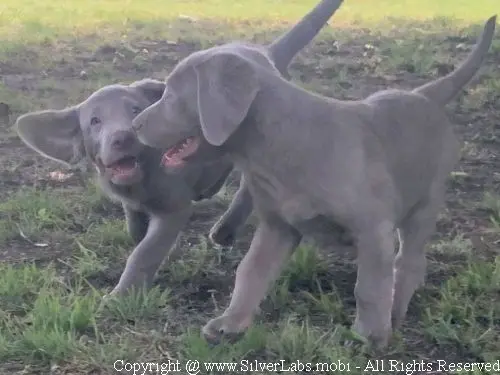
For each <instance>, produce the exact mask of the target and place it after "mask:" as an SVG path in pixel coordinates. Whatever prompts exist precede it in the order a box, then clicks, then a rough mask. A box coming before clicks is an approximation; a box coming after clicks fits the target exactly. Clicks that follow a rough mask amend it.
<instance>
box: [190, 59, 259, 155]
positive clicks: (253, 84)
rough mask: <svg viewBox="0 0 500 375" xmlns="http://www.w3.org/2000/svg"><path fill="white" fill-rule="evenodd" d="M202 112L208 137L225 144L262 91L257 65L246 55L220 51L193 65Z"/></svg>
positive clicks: (204, 131)
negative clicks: (243, 56)
mask: <svg viewBox="0 0 500 375" xmlns="http://www.w3.org/2000/svg"><path fill="white" fill-rule="evenodd" d="M193 68H194V70H195V72H196V78H197V83H198V87H197V89H198V90H197V94H198V114H199V116H200V123H201V130H202V132H203V135H204V136H205V138H206V140H207V141H208V142H209V143H210V144H212V145H214V146H220V145H222V144H223V143H224V142H225V141H226V140H227V139H228V138H229V137H230V136H231V134H233V132H234V131H235V130H236V129H237V128H238V126H239V125H240V124H241V122H242V121H243V120H244V119H245V117H246V116H247V113H248V110H249V109H250V106H251V104H252V102H253V101H254V99H255V96H256V95H257V92H258V91H259V83H258V79H257V73H256V71H255V68H254V67H253V66H252V65H251V64H250V63H249V62H248V61H246V60H245V59H243V58H242V57H240V56H238V55H235V54H229V53H219V54H216V55H213V56H212V57H210V58H208V59H207V60H205V61H203V62H202V63H200V64H198V65H196V66H194V67H193Z"/></svg>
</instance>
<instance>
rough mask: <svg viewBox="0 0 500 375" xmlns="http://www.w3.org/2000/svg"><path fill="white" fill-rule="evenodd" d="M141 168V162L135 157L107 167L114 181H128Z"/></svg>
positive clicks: (122, 159)
mask: <svg viewBox="0 0 500 375" xmlns="http://www.w3.org/2000/svg"><path fill="white" fill-rule="evenodd" d="M138 168H139V162H138V160H137V158H135V157H134V156H126V157H124V158H121V159H119V160H118V161H115V162H114V163H112V164H110V165H107V166H106V169H107V170H108V171H110V172H111V176H112V178H113V179H117V180H127V179H130V178H131V177H134V176H135V175H136V173H137V170H138Z"/></svg>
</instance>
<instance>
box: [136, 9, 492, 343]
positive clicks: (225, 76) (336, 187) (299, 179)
mask: <svg viewBox="0 0 500 375" xmlns="http://www.w3.org/2000/svg"><path fill="white" fill-rule="evenodd" d="M495 21H496V16H494V17H492V18H490V19H489V20H488V21H487V22H486V25H485V27H484V31H483V33H482V36H481V39H480V41H479V43H478V48H475V49H474V51H473V52H472V53H471V54H470V55H469V57H468V58H467V60H466V62H465V63H464V64H462V65H461V66H460V67H459V68H458V69H457V70H455V71H454V72H453V73H451V74H450V75H449V76H447V77H446V78H444V79H438V80H436V81H434V82H432V83H429V84H427V85H424V86H422V87H419V88H417V89H415V90H413V91H404V90H383V91H379V92H377V93H375V94H373V95H370V96H369V97H367V98H366V99H364V100H356V101H340V100H336V99H331V98H327V97H323V96H320V95H317V94H314V93H311V92H308V91H306V90H304V89H303V88H300V87H298V86H296V85H294V84H293V83H290V82H287V81H286V80H284V79H283V78H282V77H280V75H279V74H278V73H277V72H276V71H274V72H273V71H271V70H269V69H263V68H262V65H258V64H256V63H255V62H254V61H252V60H251V59H250V58H249V57H248V56H249V55H250V54H251V51H249V50H248V47H247V46H245V45H242V44H228V45H224V46H219V47H214V48H210V49H207V50H204V51H199V52H197V53H194V54H192V55H190V56H189V57H187V58H186V59H184V60H183V61H181V62H180V63H179V64H178V65H177V67H176V68H175V69H174V70H173V72H172V73H171V74H170V75H169V76H168V77H167V79H166V86H167V88H166V90H165V93H164V95H163V97H162V99H161V100H160V101H158V102H157V103H155V104H154V105H152V106H150V107H149V108H147V109H146V110H144V111H143V112H142V113H141V114H140V115H139V116H137V117H136V118H135V119H134V128H135V129H136V130H137V134H138V137H139V139H140V140H141V141H142V142H144V143H146V144H148V145H150V146H152V147H163V148H167V147H168V148H171V147H172V146H174V145H177V144H179V142H184V141H185V140H189V142H191V143H190V144H194V145H198V146H197V148H196V147H195V148H191V149H189V150H188V151H181V152H180V153H177V156H175V155H173V156H172V155H171V160H172V162H176V161H178V159H183V158H190V159H193V158H194V159H202V160H212V161H214V160H218V158H220V157H229V158H230V159H231V160H232V161H233V162H234V163H235V166H236V167H237V168H238V169H240V170H241V171H242V173H243V177H244V180H243V181H244V184H245V185H246V186H247V188H248V191H249V193H250V195H251V196H252V199H253V203H254V208H255V210H256V212H257V213H258V216H259V225H258V227H257V230H256V233H255V235H254V238H253V241H252V244H251V245H250V249H249V250H248V253H247V254H246V256H245V257H244V259H243V260H242V262H241V263H240V265H239V266H238V270H237V272H236V280H235V286H234V291H233V294H232V298H231V302H230V304H229V307H228V308H227V309H226V311H225V312H224V313H223V314H222V315H221V316H219V317H218V318H215V319H212V320H211V321H210V322H208V323H207V324H206V325H205V327H204V328H203V333H204V334H205V336H206V337H207V338H208V339H213V340H217V339H219V338H220V336H221V335H222V334H237V333H240V332H242V331H244V330H245V329H246V328H247V327H248V326H249V325H250V324H251V322H252V320H253V317H254V314H255V312H256V311H257V309H258V306H259V303H260V302H261V300H262V299H263V298H264V297H265V296H266V293H267V290H268V288H269V286H270V284H271V283H272V282H273V281H274V280H275V279H276V277H277V276H278V275H279V272H280V269H281V267H282V265H283V263H284V261H285V260H286V259H287V257H288V256H289V255H290V254H291V252H292V251H293V250H294V248H295V247H296V246H297V244H298V243H299V241H300V240H301V238H302V236H303V235H306V234H307V235H311V234H312V235H321V236H328V234H329V232H326V233H325V228H328V225H330V227H331V226H333V225H335V224H338V225H340V226H342V227H344V228H346V229H347V230H348V231H349V233H351V235H352V237H353V239H354V240H355V241H356V245H357V250H358V254H357V257H358V275H357V282H356V286H355V291H354V293H355V297H356V302H357V312H356V318H355V321H354V325H353V328H354V330H355V331H357V332H358V333H359V334H360V335H362V336H364V337H365V338H367V339H369V340H370V341H371V342H372V343H374V344H375V345H376V346H378V347H380V348H383V347H385V345H386V344H387V342H388V340H389V338H390V336H391V332H392V329H393V327H398V326H399V324H400V323H401V321H402V320H403V319H404V317H405V315H406V311H407V307H408V303H409V301H410V299H411V297H412V295H413V293H414V291H415V290H416V289H417V288H418V287H419V285H421V284H422V283H423V282H424V279H425V270H426V259H425V252H424V247H425V244H426V242H427V240H428V238H429V236H430V235H431V234H432V233H433V231H434V229H435V222H436V218H437V215H438V212H439V211H440V209H441V207H442V205H443V203H444V193H445V190H446V181H447V178H448V175H449V173H450V172H451V171H452V169H453V167H454V165H455V163H456V162H457V159H458V151H459V142H458V140H457V139H456V137H455V135H454V133H453V127H452V124H451V123H450V121H449V120H448V119H447V116H446V114H445V111H444V108H443V107H444V105H445V104H446V102H447V101H448V100H450V99H451V98H452V97H453V96H454V95H455V94H456V93H457V92H458V91H459V90H460V89H461V88H462V87H463V85H465V83H467V82H468V81H469V80H470V79H471V78H472V76H473V75H474V74H475V73H476V71H477V70H478V69H479V67H480V64H481V62H482V61H483V59H484V57H485V55H486V53H487V51H488V49H489V47H490V44H491V41H492V38H493V34H494V30H495ZM196 120H198V121H196ZM159 124H162V125H161V126H159ZM396 230H397V232H398V235H399V238H400V241H399V242H400V247H399V252H398V254H397V255H395V248H394V241H393V239H394V238H393V236H394V233H395V231H396ZM391 317H392V322H391Z"/></svg>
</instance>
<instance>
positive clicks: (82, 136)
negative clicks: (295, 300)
mask: <svg viewBox="0 0 500 375" xmlns="http://www.w3.org/2000/svg"><path fill="white" fill-rule="evenodd" d="M341 2H342V1H341V0H323V1H321V2H320V3H318V5H317V6H316V7H315V8H314V9H313V10H312V11H311V12H309V13H308V14H307V15H305V16H304V17H303V18H302V20H301V21H299V22H298V23H297V24H296V25H295V26H294V27H293V28H292V29H290V30H289V31H288V32H287V33H285V34H283V35H282V36H281V37H280V38H278V39H276V40H275V41H274V42H272V43H271V44H270V45H269V46H257V45H255V46H253V48H255V49H256V50H258V51H259V53H258V54H257V55H256V59H255V63H257V64H260V63H262V64H264V65H263V67H264V68H266V69H267V68H271V67H272V66H275V67H276V69H278V71H280V72H281V73H282V74H283V75H284V76H285V77H287V78H289V75H288V73H287V67H288V65H289V63H290V62H291V60H292V59H293V58H294V56H295V55H296V54H297V53H298V52H299V51H300V50H301V49H303V48H304V47H305V46H306V45H307V44H308V43H309V42H310V41H311V40H312V39H313V38H314V37H315V36H316V34H317V33H318V32H319V31H320V30H321V28H322V27H323V26H324V25H325V23H326V22H327V21H328V19H329V18H330V17H331V16H332V15H333V13H334V12H335V11H336V10H337V8H338V7H339V5H340V3H341ZM261 56H265V58H261ZM268 63H270V64H271V66H269V67H268V66H267V64H268ZM164 89H165V84H164V82H161V81H156V80H152V79H144V80H141V81H137V82H134V83H132V84H130V85H121V84H116V85H110V86H106V87H103V88H101V89H99V90H97V91H96V92H94V93H93V94H92V95H90V96H89V97H88V98H87V99H86V100H85V101H83V102H82V103H80V104H77V105H75V106H71V107H68V108H66V109H63V110H45V111H37V112H31V113H28V114H25V115H22V116H20V117H19V118H18V119H17V121H16V128H17V132H18V134H19V136H20V137H21V139H22V140H23V141H24V142H25V143H26V144H27V145H28V146H30V147H31V148H33V149H34V150H36V151H37V152H39V153H40V154H42V155H43V156H45V157H47V158H50V159H52V160H56V161H58V162H61V163H63V164H65V165H74V164H77V163H78V162H80V161H81V160H82V159H83V158H85V157H87V158H88V159H90V161H91V162H92V163H93V164H94V165H95V167H96V170H97V175H98V181H99V184H100V186H101V187H102V188H103V189H104V191H105V192H106V193H107V195H108V196H110V197H111V198H114V199H115V200H118V201H120V202H121V203H122V206H123V210H124V212H125V217H126V221H127V227H128V231H129V233H130V235H131V236H132V238H133V239H134V241H135V243H136V247H135V249H134V250H133V251H132V253H131V254H130V256H129V257H128V259H127V264H126V267H125V270H124V272H123V273H122V275H121V278H120V281H119V282H118V284H117V285H116V286H115V288H114V289H113V291H112V293H122V292H124V291H126V290H129V289H130V288H131V287H134V286H136V287H140V286H142V285H141V284H143V283H146V284H147V285H150V284H151V283H152V281H153V278H154V275H155V274H156V271H157V270H158V268H159V267H160V265H161V263H162V261H163V260H164V258H165V257H166V255H167V254H168V253H169V251H171V250H170V249H175V242H176V239H177V237H178V234H179V233H180V231H181V230H182V229H183V228H184V227H185V225H186V223H187V221H188V219H189V217H190V216H191V212H192V200H201V199H205V198H210V197H212V196H213V195H214V194H215V193H217V192H218V191H219V189H220V188H221V186H222V185H223V184H224V182H225V180H226V177H227V176H228V175H229V173H230V172H231V170H232V163H231V162H230V161H228V160H219V161H216V162H214V163H212V164H210V165H206V164H201V163H190V164H188V165H185V166H183V167H182V168H176V167H174V168H169V170H168V171H167V173H165V171H164V167H162V166H161V160H162V156H163V153H162V152H161V151H160V150H156V149H153V148H150V147H146V146H145V145H143V144H141V143H140V142H138V140H137V138H136V136H135V134H134V132H133V130H132V119H133V118H134V117H135V116H136V115H137V114H139V113H140V112H141V111H142V110H143V109H144V108H146V107H148V106H149V105H151V104H152V103H154V102H156V101H157V100H159V99H160V98H161V96H162V94H163V91H164ZM251 211H252V200H251V197H250V195H249V194H248V192H247V191H246V190H245V188H244V185H241V187H240V189H239V190H238V192H237V193H236V195H235V197H234V199H233V201H232V203H231V205H230V207H229V208H228V210H227V212H226V213H225V214H224V215H223V216H222V217H221V219H220V220H219V221H218V222H217V223H216V224H215V225H214V227H213V228H212V230H211V233H210V237H211V239H212V240H213V241H214V242H216V243H219V244H221V245H229V244H231V242H232V241H233V240H234V236H235V232H236V231H237V229H238V228H239V227H240V226H241V225H243V224H244V222H245V221H246V219H247V217H248V215H249V214H250V213H251Z"/></svg>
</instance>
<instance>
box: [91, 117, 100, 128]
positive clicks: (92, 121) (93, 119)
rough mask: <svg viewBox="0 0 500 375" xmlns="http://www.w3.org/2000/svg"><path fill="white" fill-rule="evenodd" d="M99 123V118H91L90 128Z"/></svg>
mask: <svg viewBox="0 0 500 375" xmlns="http://www.w3.org/2000/svg"><path fill="white" fill-rule="evenodd" d="M100 123H101V120H99V118H97V117H92V118H91V119H90V125H92V126H94V125H97V124H100Z"/></svg>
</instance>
